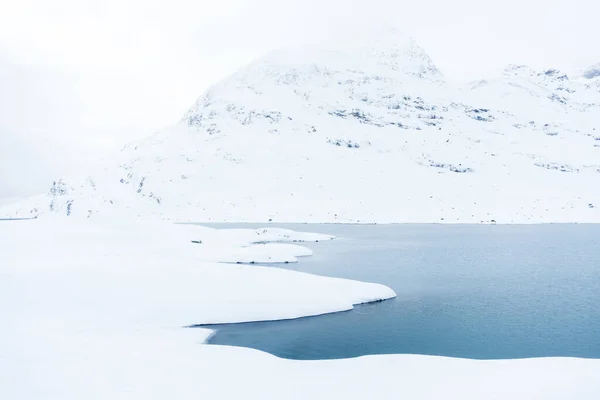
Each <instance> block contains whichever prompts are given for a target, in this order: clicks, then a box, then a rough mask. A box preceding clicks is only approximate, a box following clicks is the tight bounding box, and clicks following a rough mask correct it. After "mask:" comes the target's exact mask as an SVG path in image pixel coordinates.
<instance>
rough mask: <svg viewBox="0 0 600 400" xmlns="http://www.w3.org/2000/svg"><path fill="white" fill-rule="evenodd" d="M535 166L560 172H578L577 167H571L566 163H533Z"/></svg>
mask: <svg viewBox="0 0 600 400" xmlns="http://www.w3.org/2000/svg"><path fill="white" fill-rule="evenodd" d="M534 165H535V166H536V167H540V168H546V169H548V170H552V171H560V172H579V168H575V167H572V166H570V165H566V164H558V163H535V164H534Z"/></svg>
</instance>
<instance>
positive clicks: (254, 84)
mask: <svg viewBox="0 0 600 400" xmlns="http://www.w3.org/2000/svg"><path fill="white" fill-rule="evenodd" d="M362 39H363V40H362V41H353V42H352V43H345V44H343V45H339V44H337V45H335V46H334V45H331V46H329V47H325V48H291V49H283V50H277V51H272V52H270V53H268V54H267V55H265V56H264V57H263V58H261V59H259V60H257V61H255V62H254V63H252V64H250V65H247V66H245V67H242V68H241V69H239V70H238V71H237V72H235V73H234V74H233V75H231V76H230V77H228V78H226V79H225V80H223V81H221V82H219V83H217V84H215V85H214V86H212V87H211V88H209V89H208V90H207V91H206V92H205V93H204V94H202V95H201V97H200V98H199V99H198V101H197V102H196V103H195V104H194V105H193V106H192V107H191V108H190V109H189V110H188V111H187V112H185V114H184V115H183V117H182V118H181V120H180V121H178V122H177V123H175V124H174V125H172V126H170V127H168V128H165V129H163V130H161V131H159V132H157V133H155V134H154V135H152V136H150V137H148V138H147V139H144V140H141V141H139V142H136V143H131V144H129V145H127V146H126V147H124V148H123V149H122V151H121V152H120V153H119V154H116V155H115V156H114V158H112V159H109V160H107V161H106V163H105V164H104V165H103V166H102V167H101V168H98V169H95V170H91V171H84V172H83V173H81V174H74V175H73V176H65V177H57V179H56V180H55V181H54V182H50V185H49V190H48V192H47V193H45V194H43V195H40V196H37V197H33V198H30V199H25V200H23V201H20V202H17V203H15V204H10V205H6V206H4V207H2V208H0V218H7V219H14V220H13V221H10V220H9V221H0V244H1V251H0V299H1V301H0V311H1V315H2V317H3V322H4V323H3V329H2V330H1V332H0V343H1V344H0V398H2V399H7V400H8V399H14V400H28V399H61V400H70V399H73V400H75V399H201V398H212V399H241V398H244V399H364V398H373V399H401V398H406V399H461V400H464V399H473V400H475V399H477V400H481V399H507V400H508V399H510V400H516V399H523V400H529V399H577V400H580V399H594V400H595V399H598V398H600V360H599V359H598V358H597V357H593V355H594V354H597V350H598V348H600V342H598V338H595V339H594V335H597V334H598V333H597V332H596V333H595V334H594V333H592V334H590V335H588V336H586V337H587V338H588V341H587V342H586V343H585V344H584V343H583V342H579V341H578V340H579V339H577V340H576V342H577V343H574V344H573V346H574V347H576V348H577V349H579V348H581V349H583V350H582V352H581V353H576V354H591V355H590V356H588V357H585V356H581V357H579V356H577V357H572V356H564V357H563V356H556V357H535V358H530V357H528V356H524V357H515V359H512V358H511V357H508V358H505V359H487V358H486V357H485V356H482V357H473V358H471V357H466V358H461V357H444V356H443V354H444V353H440V352H437V351H434V350H432V352H431V353H428V354H367V353H365V355H363V356H361V357H353V358H344V359H333V360H332V359H330V360H311V361H302V360H296V359H287V358H281V357H276V356H275V355H272V354H269V353H267V352H263V351H260V350H257V349H251V348H247V347H238V346H222V345H212V344H208V343H207V341H208V340H209V338H210V337H211V335H212V334H213V333H214V329H212V328H211V327H206V326H204V325H211V324H232V323H246V322H260V321H278V320H295V319H298V318H302V317H316V316H318V317H316V318H323V317H324V318H327V316H326V314H330V313H338V312H342V311H345V312H347V314H348V315H351V313H353V312H355V311H356V310H355V308H356V307H357V306H359V305H361V304H366V303H372V302H379V301H382V300H385V301H383V302H382V303H381V306H382V307H383V306H385V304H386V303H389V302H392V301H394V302H396V303H397V304H398V307H399V308H402V307H403V306H402V304H403V303H406V305H407V308H408V304H409V303H411V302H414V301H415V300H414V299H415V298H426V297H428V296H429V297H432V298H435V296H437V295H438V294H437V292H435V291H425V290H421V291H419V290H417V289H415V290H414V292H411V293H410V295H408V294H406V293H403V292H400V291H399V290H397V289H396V290H393V289H392V288H391V287H390V285H389V283H387V282H385V281H380V280H379V279H374V280H373V281H369V282H366V281H363V280H353V279H345V278H341V277H338V276H321V275H318V274H312V273H308V272H307V271H306V270H305V269H304V265H308V263H309V261H310V260H314V259H317V258H318V257H319V249H320V248H325V247H320V246H327V245H328V244H330V242H331V243H334V242H343V240H346V241H347V243H346V244H345V246H347V247H346V248H357V247H360V246H361V240H360V239H356V240H355V241H350V240H349V239H347V238H343V237H335V236H336V235H332V234H328V233H309V232H310V231H312V230H314V231H318V229H313V228H316V227H318V225H317V224H365V225H367V224H377V226H379V224H381V225H384V224H392V223H397V224H401V223H413V224H436V225H435V227H434V228H435V229H437V228H438V227H439V228H440V229H446V228H448V227H450V226H455V225H460V227H461V228H458V229H471V228H472V226H471V224H474V225H477V226H481V225H485V227H486V228H494V229H496V228H497V229H502V228H503V225H512V224H519V225H521V226H523V229H532V228H528V227H530V226H533V225H534V224H551V223H552V224H553V223H579V224H582V226H583V223H598V222H600V64H599V65H596V66H592V67H590V68H588V69H586V70H584V71H580V72H579V73H578V74H567V73H564V72H561V71H560V70H558V69H546V70H541V71H536V70H532V69H530V68H528V67H526V66H515V65H512V66H509V67H507V68H506V69H505V70H504V72H503V74H502V75H501V76H499V77H495V78H493V79H485V80H477V81H473V82H470V83H468V84H458V83H454V82H451V81H448V80H447V79H446V78H445V77H444V75H443V72H442V71H440V70H439V69H438V68H437V67H436V66H435V65H434V63H433V61H432V60H431V59H430V58H429V57H428V55H427V54H426V52H425V51H424V50H423V49H422V48H420V47H419V46H418V45H417V44H416V43H415V42H414V41H413V40H412V39H411V38H409V37H407V36H405V35H403V34H400V33H398V32H396V31H387V30H386V31H385V32H383V33H382V32H379V33H377V34H376V35H373V36H372V37H371V36H367V35H364V36H363V37H362ZM250 222H251V223H260V224H261V225H262V227H261V228H259V229H257V228H256V227H254V226H253V227H250V226H248V227H244V226H242V227H239V226H235V227H232V228H225V229H222V228H216V227H214V226H212V225H210V223H236V224H239V223H250ZM283 223H308V224H307V225H306V228H303V227H302V226H298V229H293V230H291V229H287V228H285V229H284V228H282V227H280V225H278V224H283ZM203 224H205V225H203ZM491 225H494V226H491ZM416 226H420V225H416ZM465 227H466V228H465ZM469 227H471V228H469ZM233 228H235V229H233ZM428 229H429V228H428ZM461 232H462V231H461ZM486 232H487V231H486ZM491 232H492V234H490V235H491V236H490V237H491V239H490V240H489V241H490V242H491V243H494V241H496V243H498V245H497V247H501V246H502V243H504V242H503V240H504V239H505V236H501V235H500V234H499V233H497V232H500V231H499V230H494V231H491ZM428 234H429V233H428ZM494 235H496V236H494ZM525 235H526V233H525ZM475 236H477V235H475ZM507 236H510V235H508V234H507ZM469 237H470V236H469ZM586 237H587V240H592V239H593V238H592V239H590V237H589V235H587V236H586ZM436 238H437V237H434V239H431V240H430V241H428V242H427V243H426V245H423V246H422V243H420V244H418V245H412V247H410V246H411V244H410V241H411V236H410V235H405V236H402V237H398V238H394V240H393V242H399V241H404V242H406V243H407V247H406V248H407V249H412V248H416V247H418V249H417V250H415V251H416V253H415V254H417V255H415V256H414V257H413V260H414V262H415V263H416V262H418V261H419V260H420V259H421V258H423V257H425V255H424V254H427V253H428V252H430V251H433V250H432V249H433V246H434V244H435V243H438V242H439V240H438V239H436ZM461 240H462V239H458V241H457V244H456V245H452V246H450V247H452V248H460V247H461V246H462V244H461ZM470 240H471V239H468V240H467V239H465V240H462V242H463V243H467V242H468V241H470ZM547 240H548V239H547V238H546V237H545V236H544V237H543V238H541V239H539V240H537V241H536V242H535V243H536V245H539V246H543V245H544V243H547V242H546V241H547ZM313 243H314V244H313ZM415 243H416V242H415ZM593 243H594V242H593V241H590V242H589V243H588V242H585V248H586V249H588V250H589V251H595V249H597V246H594V244H593ZM386 246H391V245H389V244H388V245H386ZM419 246H422V247H419ZM465 246H466V245H465ZM527 246H528V244H527V243H524V244H523V245H522V247H527ZM381 248H382V250H380V251H381V252H384V253H385V251H386V247H385V246H383V245H382V247H381ZM459 250H460V249H459ZM521 250H523V249H522V248H520V250H519V251H521ZM408 251H409V250H407V252H408ZM486 251H487V250H486ZM490 251H496V252H497V253H498V254H500V253H503V251H502V250H501V249H500V250H498V249H497V248H496V249H495V250H493V249H492V250H490ZM511 251H512V250H511ZM523 251H524V250H523ZM549 251H550V250H549ZM552 251H555V253H554V254H551V255H550V256H549V257H554V258H555V259H557V260H559V261H560V262H561V263H563V264H561V265H566V264H568V265H571V264H570V259H569V258H567V257H568V256H570V255H569V254H571V253H569V254H567V255H564V254H563V252H561V249H554V250H552ZM313 252H314V255H313ZM564 253H565V254H566V253H567V252H564ZM573 253H576V252H573ZM596 253H597V252H596ZM411 254H412V253H411ZM486 254H487V253H486ZM494 254H496V253H494ZM594 254H595V253H594ZM486 257H487V256H485V257H483V256H482V257H481V258H480V265H478V267H479V268H481V271H482V272H481V273H482V274H483V275H486V274H487V275H486V276H487V277H488V278H489V280H492V281H493V280H497V281H498V282H500V281H501V280H502V278H499V277H498V276H497V275H494V271H492V272H490V271H491V269H490V268H491V267H490V265H492V264H493V260H492V259H491V257H488V258H486ZM532 257H533V256H532ZM533 259H535V257H533ZM382 260H383V259H382ZM436 260H437V259H436ZM594 260H595V261H598V259H592V258H591V256H590V258H586V259H585V260H583V261H582V263H583V264H584V265H593V264H595V261H594ZM534 261H535V260H534ZM534 261H532V262H534ZM327 262H329V261H327ZM331 262H332V263H335V262H336V261H335V260H331ZM381 262H385V263H389V264H390V268H393V269H397V270H399V271H402V270H403V269H405V268H406V270H408V265H396V264H394V260H390V259H385V260H383V261H381ZM407 262H408V261H407ZM427 262H429V260H427ZM435 262H437V263H438V264H446V263H447V264H448V265H451V264H452V263H453V262H454V261H453V260H452V255H451V254H450V253H448V255H446V253H444V254H442V255H440V256H439V260H437V261H435ZM478 262H479V261H478ZM340 263H342V262H341V261H340ZM342 264H343V263H342ZM290 265H293V266H294V268H285V266H290ZM343 267H344V265H340V267H339V268H342V269H343ZM365 268H366V267H365ZM552 268H554V267H552ZM565 268H567V266H565ZM586 268H587V267H586ZM570 271H571V272H572V273H573V275H569V277H568V279H567V280H568V281H569V282H575V281H577V282H579V280H578V279H579V278H578V277H576V276H575V274H579V272H577V271H576V272H573V271H572V270H570ZM581 274H583V275H585V277H584V278H585V280H584V281H582V282H583V283H582V284H581V285H582V288H583V289H589V288H590V287H589V286H586V285H587V283H590V282H592V283H593V284H594V285H598V284H597V283H596V282H598V281H599V279H600V275H599V272H598V269H594V268H593V267H592V266H590V267H589V268H588V269H585V271H583V272H581ZM331 275H335V274H333V273H332V274H331ZM355 276H359V275H355ZM360 276H362V275H360ZM365 276H366V275H365ZM384 276H385V275H384ZM415 276H417V275H415ZM418 276H419V278H418V279H420V281H419V282H421V284H422V282H424V279H425V277H422V276H420V275H418ZM538 276H539V274H536V275H535V276H533V277H526V276H517V278H516V279H519V280H520V282H526V281H530V280H533V281H535V280H536V279H538ZM577 276H579V275H577ZM406 279H407V278H405V280H406ZM468 279H475V278H473V277H472V276H471V275H468V274H467V275H461V276H459V277H457V278H456V281H460V280H463V281H464V280H468ZM454 284H455V281H454V280H448V281H447V282H439V285H440V286H444V285H449V286H452V285H454ZM499 284H500V283H499ZM574 284H575V283H573V285H574ZM511 285H512V283H511ZM590 285H591V283H590ZM509 286H510V285H509ZM513 286H514V285H513ZM555 286H556V285H555V283H554V282H551V283H550V284H549V285H548V286H547V287H549V288H550V289H552V288H554V287H555ZM517 289H518V288H517ZM550 289H549V290H550ZM579 289H581V288H579V287H578V290H579ZM583 289H581V290H583ZM586 293H587V292H586ZM551 294H552V293H551ZM477 295H480V293H477ZM397 296H398V297H397ZM396 297H397V298H396ZM517 297H518V296H517ZM394 298H396V299H395V300H390V299H394ZM456 298H457V299H458V298H459V297H458V296H456ZM388 300H389V302H388ZM509 300H510V301H516V300H514V299H509ZM509 300H506V304H509V305H510V304H512V303H510V301H509ZM560 301H564V302H565V304H577V303H569V302H570V301H571V299H570V298H569V297H568V296H565V298H564V299H562V300H560ZM585 301H586V303H585V304H586V307H589V309H590V310H592V309H597V308H600V304H596V303H595V301H596V300H595V298H592V297H589V298H588V297H586V299H585ZM543 303H544V302H543V301H542V302H540V304H538V305H536V307H540V308H542V304H543ZM373 307H375V306H373ZM489 307H493V305H489V304H487V303H485V302H482V304H481V308H483V309H486V308H489ZM573 307H574V308H576V305H574V306H573ZM574 308H573V309H574ZM519 310H520V309H519ZM425 311H427V310H425ZM373 312H376V311H373ZM518 312H520V311H515V313H518ZM584 312H585V311H584ZM569 313H570V311H569V310H565V312H564V314H565V315H568V314H569ZM585 316H586V315H583V317H582V318H583V319H582V320H578V319H576V318H571V319H567V320H565V321H567V322H565V325H566V326H567V328H565V329H568V325H569V324H571V323H572V324H580V323H581V324H583V325H585V324H587V326H595V325H593V324H594V322H593V321H594V318H595V317H594V316H593V315H592V314H588V317H589V318H587V319H586V318H585ZM498 318H500V317H498ZM315 321H317V320H316V319H315ZM582 321H583V322H582ZM470 323H471V322H470V321H464V320H462V321H459V322H457V323H456V325H461V326H465V325H469V324H470ZM473 324H475V322H473ZM561 324H562V322H561ZM484 325H486V326H487V329H492V330H496V331H499V330H502V329H504V328H505V326H504V325H502V323H500V322H498V325H496V326H494V325H495V322H494V321H493V320H492V322H490V323H487V322H486V323H485V324H484ZM192 326H193V327H194V328H192ZM506 326H511V325H510V324H507V325H506ZM561 326H562V325H561ZM413 328H414V330H417V329H418V327H416V326H415V327H409V328H408V329H409V330H410V329H413ZM590 329H591V328H590ZM574 330H576V329H574ZM443 333H444V332H441V331H440V332H438V334H439V335H442V334H443ZM575 333H577V332H575ZM500 334H502V332H500ZM501 339H502V340H504V339H505V340H506V341H510V340H511V334H510V332H508V333H506V334H505V336H502V338H501ZM534 339H535V338H534ZM376 340H377V338H373V341H376ZM540 340H541V339H540ZM594 344H597V345H598V346H596V348H595V347H594V346H595V345H594ZM577 346H579V347H577ZM577 349H576V350H577ZM588 350H589V351H590V352H588V353H585V351H588ZM594 351H595V352H594ZM527 354H528V353H527ZM535 354H538V353H535ZM539 354H542V353H539ZM544 354H545V353H544ZM552 354H559V355H560V354H561V353H560V351H558V352H557V353H552ZM475 358H480V359H475Z"/></svg>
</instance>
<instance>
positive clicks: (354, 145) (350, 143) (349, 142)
mask: <svg viewBox="0 0 600 400" xmlns="http://www.w3.org/2000/svg"><path fill="white" fill-rule="evenodd" d="M327 143H330V144H333V145H335V146H339V147H347V148H349V149H358V148H360V144H358V143H356V142H353V141H352V140H346V139H327Z"/></svg>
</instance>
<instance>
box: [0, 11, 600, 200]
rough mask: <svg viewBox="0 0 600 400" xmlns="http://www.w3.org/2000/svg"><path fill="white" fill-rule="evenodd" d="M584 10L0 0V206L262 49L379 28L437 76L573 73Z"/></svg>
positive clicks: (122, 139)
mask: <svg viewBox="0 0 600 400" xmlns="http://www.w3.org/2000/svg"><path fill="white" fill-rule="evenodd" d="M598 15H600V5H599V2H598V1H597V0H570V1H558V0H503V1H493V2H487V1H485V0H477V1H476V0H454V1H447V0H419V1H417V0H412V1H392V0H386V1H383V0H369V1H355V0H345V1H342V0H279V1H276V0H254V1H249V0H218V1H217V0H216V1H205V0H102V1H86V0H52V1H50V0H0V202H2V201H6V198H8V197H20V196H25V195H29V194H32V193H36V192H42V191H45V190H46V189H47V187H48V186H49V185H48V183H49V182H50V181H51V179H52V178H54V177H57V176H60V175H61V174H65V173H68V171H69V170H71V169H74V168H78V169H80V168H85V166H86V165H88V164H90V163H95V162H97V160H98V159H100V158H101V157H104V156H106V155H107V154H110V152H111V151H114V150H116V149H118V148H120V147H121V146H122V145H123V144H125V143H127V142H129V141H131V140H133V139H137V138H140V137H143V136H147V135H149V134H151V133H153V132H154V131H155V130H157V129H159V128H161V127H163V126H165V125H168V124H170V123H173V122H175V121H176V120H178V119H179V118H180V117H181V116H182V115H183V113H184V112H185V110H186V109H187V108H188V107H189V106H190V105H191V104H192V103H193V101H194V100H195V99H196V98H197V97H199V96H200V95H201V93H202V91H203V90H204V89H205V88H206V87H207V86H209V85H210V84H212V83H215V82H216V81H218V80H219V79H221V78H223V77H225V76H226V75H228V74H229V73H231V72H233V71H234V70H235V69H237V68H239V67H240V66H241V65H243V64H244V63H247V62H249V61H251V60H252V59H254V58H257V57H260V56H261V55H262V54H264V53H265V52H266V51H268V50H269V49H272V48H278V47H285V46H289V45H301V44H315V43H316V44H318V43H319V41H320V39H321V38H322V37H323V35H327V34H328V32H329V31H336V30H339V29H340V27H343V28H345V29H347V28H348V27H351V26H354V25H356V24H360V25H369V24H375V25H391V26H395V27H397V28H399V29H401V30H403V31H404V32H406V33H408V34H410V35H411V36H413V37H414V38H415V39H416V41H417V42H418V43H419V44H420V45H421V47H423V48H424V49H425V50H426V51H427V52H428V54H429V55H430V56H431V58H432V59H433V61H434V62H435V63H436V65H437V66H438V67H439V68H440V69H441V70H442V72H443V73H444V74H445V75H446V77H448V78H450V79H460V80H464V79H471V78H473V79H475V78H480V77H484V76H489V75H494V74H497V73H499V71H500V70H501V69H502V68H503V67H504V66H505V65H507V64H510V63H518V64H528V65H531V66H532V67H537V68H546V67H556V68H560V69H566V70H575V69H577V68H583V67H586V66H589V65H591V64H595V63H598V62H600V45H599V44H598V38H600V24H598ZM2 199H4V200H2Z"/></svg>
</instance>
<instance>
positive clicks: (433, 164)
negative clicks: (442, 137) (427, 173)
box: [429, 160, 475, 174]
mask: <svg viewBox="0 0 600 400" xmlns="http://www.w3.org/2000/svg"><path fill="white" fill-rule="evenodd" d="M429 165H430V166H431V167H435V168H443V169H447V170H448V171H451V172H456V173H459V174H462V173H467V172H475V170H473V169H472V168H469V167H463V165H462V164H458V165H454V164H446V163H438V162H435V161H433V160H429Z"/></svg>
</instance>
